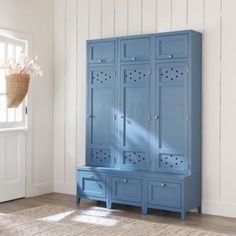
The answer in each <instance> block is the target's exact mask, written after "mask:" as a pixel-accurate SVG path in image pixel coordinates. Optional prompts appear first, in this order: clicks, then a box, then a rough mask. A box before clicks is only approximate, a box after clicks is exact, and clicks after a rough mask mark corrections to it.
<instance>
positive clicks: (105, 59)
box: [88, 40, 116, 64]
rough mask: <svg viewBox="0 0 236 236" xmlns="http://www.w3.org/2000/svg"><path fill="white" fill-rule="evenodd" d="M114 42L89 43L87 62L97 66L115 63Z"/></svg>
mask: <svg viewBox="0 0 236 236" xmlns="http://www.w3.org/2000/svg"><path fill="white" fill-rule="evenodd" d="M115 42H116V41H115V40H111V41H100V42H94V43H93V42H89V43H88V62H89V63H99V64H102V63H112V62H115V55H116V53H115Z"/></svg>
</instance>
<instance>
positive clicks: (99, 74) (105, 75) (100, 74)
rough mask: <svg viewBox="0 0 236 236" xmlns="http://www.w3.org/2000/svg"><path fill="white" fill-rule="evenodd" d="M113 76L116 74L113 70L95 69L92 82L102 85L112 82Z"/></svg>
mask: <svg viewBox="0 0 236 236" xmlns="http://www.w3.org/2000/svg"><path fill="white" fill-rule="evenodd" d="M113 76H114V72H113V71H100V70H96V71H93V72H92V84H95V85H101V86H102V85H105V84H108V83H111V80H112V78H113Z"/></svg>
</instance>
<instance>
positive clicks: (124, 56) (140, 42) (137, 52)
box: [120, 37, 150, 61]
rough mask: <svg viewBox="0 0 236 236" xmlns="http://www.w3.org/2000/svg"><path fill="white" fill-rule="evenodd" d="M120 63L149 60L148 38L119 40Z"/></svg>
mask: <svg viewBox="0 0 236 236" xmlns="http://www.w3.org/2000/svg"><path fill="white" fill-rule="evenodd" d="M120 54H121V61H142V60H149V58H150V38H149V37H143V38H131V39H121V40H120Z"/></svg>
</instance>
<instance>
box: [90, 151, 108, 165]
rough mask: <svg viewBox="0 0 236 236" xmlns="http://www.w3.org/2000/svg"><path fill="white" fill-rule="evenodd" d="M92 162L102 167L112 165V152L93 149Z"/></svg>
mask: <svg viewBox="0 0 236 236" xmlns="http://www.w3.org/2000/svg"><path fill="white" fill-rule="evenodd" d="M91 161H92V162H93V163H97V164H98V165H100V166H102V165H104V164H109V163H111V151H110V150H108V149H92V150H91Z"/></svg>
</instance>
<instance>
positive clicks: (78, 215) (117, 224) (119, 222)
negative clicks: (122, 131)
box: [0, 205, 223, 236]
mask: <svg viewBox="0 0 236 236" xmlns="http://www.w3.org/2000/svg"><path fill="white" fill-rule="evenodd" d="M112 211H113V210H107V209H104V208H100V207H93V208H90V209H87V210H78V209H70V208H65V207H61V206H54V205H44V206H40V207H35V208H31V209H28V210H23V211H18V212H15V213H11V214H0V235H1V236H31V235H32V236H33V235H34V236H38V235H40V236H68V235H76V236H77V235H78V236H84V235H86V236H100V235H101V236H106V235H107V236H108V235H109V236H114V235H115V236H154V235H175V236H185V235H189V236H205V235H207V236H208V235H209V236H216V235H223V234H217V233H213V232H208V231H203V230H198V229H194V228H190V227H184V226H175V225H169V224H162V223H156V222H149V221H146V220H140V219H133V218H126V217H123V216H118V215H117V214H113V212H112Z"/></svg>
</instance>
